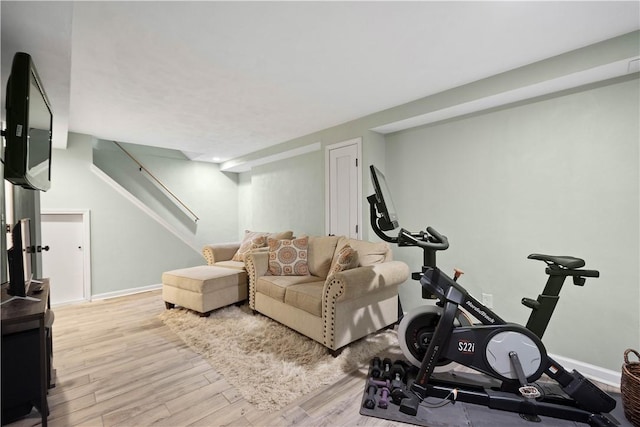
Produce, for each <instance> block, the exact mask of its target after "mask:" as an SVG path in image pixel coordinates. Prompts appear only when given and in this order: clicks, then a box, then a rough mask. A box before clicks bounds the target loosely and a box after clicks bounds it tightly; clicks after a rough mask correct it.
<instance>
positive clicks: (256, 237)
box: [231, 230, 267, 262]
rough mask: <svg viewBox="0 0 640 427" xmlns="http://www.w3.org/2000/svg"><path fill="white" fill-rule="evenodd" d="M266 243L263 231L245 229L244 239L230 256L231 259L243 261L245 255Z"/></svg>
mask: <svg viewBox="0 0 640 427" xmlns="http://www.w3.org/2000/svg"><path fill="white" fill-rule="evenodd" d="M266 243H267V236H266V235H265V234H264V233H257V232H251V231H248V230H247V231H246V232H245V236H244V240H243V241H242V243H241V244H240V248H239V249H238V251H237V252H236V253H235V254H234V255H233V258H231V260H232V261H240V262H244V257H245V255H246V254H247V253H248V252H250V251H252V250H254V249H258V248H262V247H264V246H265V245H266Z"/></svg>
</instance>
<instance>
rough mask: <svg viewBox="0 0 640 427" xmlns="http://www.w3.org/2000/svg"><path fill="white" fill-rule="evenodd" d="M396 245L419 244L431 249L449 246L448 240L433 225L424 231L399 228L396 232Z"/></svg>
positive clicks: (441, 249)
mask: <svg viewBox="0 0 640 427" xmlns="http://www.w3.org/2000/svg"><path fill="white" fill-rule="evenodd" d="M398 246H419V247H421V248H424V249H430V250H433V251H444V250H446V249H447V248H448V247H449V240H448V239H447V236H444V235H442V234H440V233H439V232H438V231H437V230H436V229H435V228H433V227H427V232H426V233H425V232H424V231H420V232H418V233H412V232H410V231H407V230H405V229H404V228H401V229H400V234H398Z"/></svg>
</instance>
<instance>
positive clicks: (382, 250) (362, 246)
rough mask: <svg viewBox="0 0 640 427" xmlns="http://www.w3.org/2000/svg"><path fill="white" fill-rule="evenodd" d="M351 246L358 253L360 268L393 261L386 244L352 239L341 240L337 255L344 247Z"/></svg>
mask: <svg viewBox="0 0 640 427" xmlns="http://www.w3.org/2000/svg"><path fill="white" fill-rule="evenodd" d="M347 244H348V245H350V246H351V247H352V248H353V249H354V250H356V251H357V252H358V264H357V265H358V266H366V265H373V264H380V263H382V262H386V261H392V260H393V254H392V252H391V249H390V247H389V244H388V243H386V242H367V241H365V240H357V239H350V238H341V239H340V242H339V243H338V246H337V248H336V255H337V253H338V252H339V251H340V249H342V247H343V246H344V245H347Z"/></svg>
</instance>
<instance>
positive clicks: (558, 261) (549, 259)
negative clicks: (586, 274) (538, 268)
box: [527, 254, 585, 269]
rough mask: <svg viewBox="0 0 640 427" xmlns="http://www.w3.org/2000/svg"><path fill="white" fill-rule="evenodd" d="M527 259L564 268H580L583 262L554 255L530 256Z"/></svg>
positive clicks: (574, 258)
mask: <svg viewBox="0 0 640 427" xmlns="http://www.w3.org/2000/svg"><path fill="white" fill-rule="evenodd" d="M527 258H528V259H537V260H539V261H544V262H546V263H547V264H549V265H551V264H555V265H559V266H560V267H564V268H571V269H573V268H581V267H584V264H585V263H584V260H583V259H580V258H576V257H572V256H554V255H542V254H531V255H529V256H528V257H527Z"/></svg>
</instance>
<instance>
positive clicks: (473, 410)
mask: <svg viewBox="0 0 640 427" xmlns="http://www.w3.org/2000/svg"><path fill="white" fill-rule="evenodd" d="M464 375H465V376H467V377H473V376H474V375H476V376H478V377H481V376H480V375H478V374H464ZM370 376H371V371H369V373H368V375H367V382H366V383H365V387H364V393H363V395H362V403H361V405H360V414H361V415H365V416H369V417H375V418H382V419H385V420H390V421H399V422H403V423H407V424H414V425H419V426H426V427H464V426H468V427H521V426H522V427H538V426H539V427H578V426H580V427H584V426H586V425H587V424H583V423H579V422H575V421H567V420H563V419H558V418H550V417H542V416H541V417H540V422H532V421H528V420H526V419H524V418H522V417H521V416H520V414H517V413H515V412H507V411H500V410H496V409H490V408H488V407H486V406H484V405H475V404H471V403H466V402H459V401H458V402H455V403H448V404H446V405H444V406H441V407H435V408H434V407H429V406H430V405H431V406H436V405H438V404H441V403H442V402H443V400H442V399H440V398H431V397H429V398H427V399H425V400H424V401H423V402H422V403H421V404H420V406H419V407H418V413H417V414H416V416H410V415H407V414H405V413H403V412H400V406H399V405H396V404H394V403H393V402H392V401H391V398H389V405H388V408H387V409H382V408H379V407H378V406H377V405H376V407H375V408H374V409H367V408H365V407H364V402H365V400H366V398H367V388H368V378H370ZM609 394H610V395H611V397H613V398H614V399H615V400H616V402H617V405H616V408H615V409H614V410H613V411H612V412H611V415H612V416H613V417H614V418H615V419H616V420H617V421H618V422H619V423H620V426H621V427H634V426H633V425H632V424H631V422H629V420H627V419H626V418H625V417H624V411H623V408H622V400H621V397H620V394H618V393H609ZM377 397H378V398H379V397H380V393H378V396H377Z"/></svg>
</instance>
